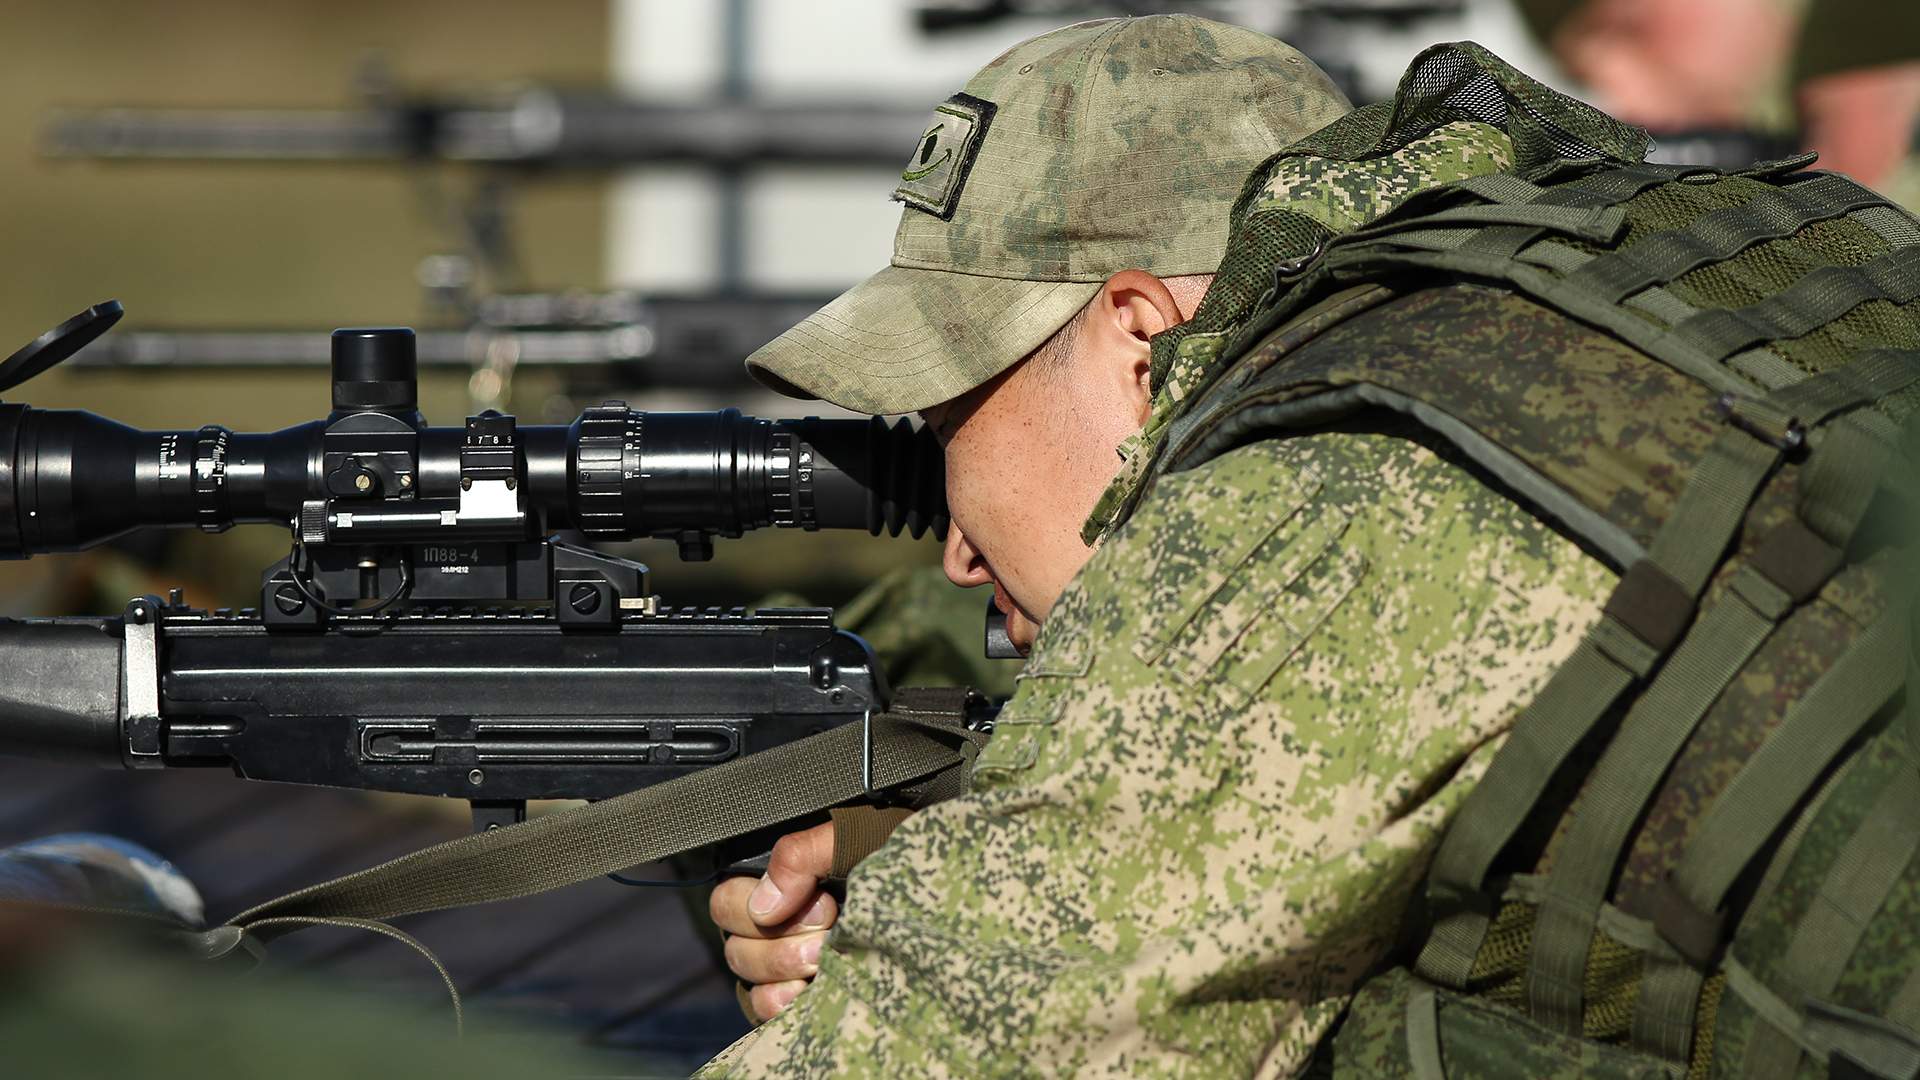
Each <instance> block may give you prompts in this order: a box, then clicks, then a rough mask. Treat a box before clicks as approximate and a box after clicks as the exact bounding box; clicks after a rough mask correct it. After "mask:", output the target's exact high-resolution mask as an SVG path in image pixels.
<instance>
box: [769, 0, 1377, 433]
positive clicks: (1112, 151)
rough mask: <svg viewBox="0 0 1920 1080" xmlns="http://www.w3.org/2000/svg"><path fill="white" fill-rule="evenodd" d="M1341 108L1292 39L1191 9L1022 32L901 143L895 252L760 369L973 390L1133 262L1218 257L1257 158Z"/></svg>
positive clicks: (864, 408) (860, 403)
mask: <svg viewBox="0 0 1920 1080" xmlns="http://www.w3.org/2000/svg"><path fill="white" fill-rule="evenodd" d="M1346 110H1347V101H1346V99H1345V98H1344V97H1342V96H1341V94H1340V92H1339V90H1337V89H1336V88H1335V87H1334V85H1333V83H1332V82H1331V81H1329V80H1328V79H1327V77H1326V75H1325V74H1324V73H1323V72H1321V71H1320V69H1319V68H1317V67H1315V66H1314V65H1313V62H1312V61H1310V60H1308V59H1307V58H1306V57H1305V56H1303V55H1301V54H1300V53H1299V52H1298V51H1297V50H1295V49H1293V48H1291V47H1289V46H1287V45H1284V44H1282V43H1281V42H1278V41H1275V40H1274V39H1273V38H1270V37H1267V36H1266V35H1264V34H1258V33H1255V32H1253V31H1251V30H1244V29H1241V28H1239V27H1235V26H1228V25H1225V24H1223V23H1217V22H1210V21H1208V20H1205V19H1197V18H1194V17H1192V16H1188V15H1151V16H1146V17H1142V18H1133V19H1105V20H1099V21H1094V22H1085V23H1079V24H1077V25H1074V26H1069V27H1065V28H1063V29H1060V30H1055V31H1053V32H1052V33H1048V34H1042V35H1040V36H1039V37H1036V38H1033V39H1032V40H1029V41H1026V42H1023V43H1021V44H1019V45H1016V46H1014V47H1013V48H1012V49H1010V50H1008V51H1007V52H1006V53H1005V54H1003V55H1001V56H1000V57H999V58H998V59H996V60H994V61H993V62H992V63H990V64H988V65H987V66H986V67H985V68H983V69H981V71H980V72H979V73H978V74H977V75H975V76H974V77H973V78H972V79H971V80H970V81H969V82H968V83H967V85H966V87H965V88H964V93H962V94H960V95H957V96H956V98H955V99H954V100H953V101H950V102H948V103H945V104H943V105H941V106H940V107H939V108H938V109H937V110H936V111H935V112H933V113H932V114H931V115H930V117H929V119H928V122H927V126H926V128H925V130H924V131H923V133H922V135H921V137H920V139H919V140H918V141H917V142H916V143H915V144H914V145H913V146H911V147H907V146H903V147H901V148H900V149H901V157H902V159H903V160H905V161H906V167H905V169H904V170H903V172H902V174H901V186H900V188H899V189H898V191H897V192H896V197H898V198H900V199H902V200H903V201H904V202H905V203H906V206H905V208H904V209H902V211H901V213H900V228H899V231H898V233H897V234H896V235H895V238H894V249H893V260H892V265H890V266H888V267H887V268H885V269H883V270H881V271H880V272H879V273H877V274H875V275H873V276H872V277H870V278H868V279H867V280H866V281H865V282H863V283H861V284H859V285H857V286H855V287H854V288H852V289H850V290H848V291H847V292H846V293H844V294H843V295H841V296H840V297H839V298H838V299H836V300H834V301H833V302H832V303H830V304H828V305H827V306H826V307H824V308H822V309H820V311H818V312H816V313H815V314H814V315H812V316H809V317H808V318H807V319H806V321H804V322H802V323H801V324H800V325H798V326H796V327H794V328H793V329H792V330H789V331H787V332H786V333H785V334H782V335H781V336H780V337H778V338H776V339H774V341H772V342H771V343H769V344H768V345H767V346H765V347H764V348H762V349H760V350H759V351H758V352H756V353H754V354H753V355H752V356H750V357H748V358H747V366H748V369H749V370H750V371H752V372H753V373H754V374H755V376H756V377H758V378H760V379H761V380H762V381H765V382H768V383H769V384H771V385H773V386H774V387H775V388H776V389H780V390H783V391H786V392H789V393H797V394H798V395H800V396H803V397H819V398H825V399H827V400H829V401H832V402H834V403H836V404H838V405H842V406H845V407H847V408H850V409H855V410H857V411H860V412H871V413H902V412H912V411H914V410H917V409H921V408H925V407H927V406H929V405H934V404H938V403H939V402H942V401H946V400H949V399H951V398H954V397H958V396H959V395H961V394H963V393H966V392H967V391H968V390H971V389H973V388H974V387H976V386H979V385H980V384H981V383H984V382H986V381H987V380H988V379H990V378H992V377H993V376H994V375H996V374H998V373H999V372H1001V371H1002V370H1004V369H1006V368H1008V367H1010V366H1012V365H1013V364H1014V363H1015V362H1016V361H1018V360H1019V359H1020V358H1021V357H1023V356H1026V355H1027V354H1028V353H1030V352H1032V351H1033V350H1034V349H1035V348H1036V347H1038V346H1039V345H1040V343H1041V342H1043V341H1045V340H1046V339H1047V338H1048V337H1050V336H1052V334H1053V333H1054V331H1056V330H1058V329H1059V328H1060V327H1061V326H1063V325H1065V324H1066V321H1067V320H1068V319H1069V318H1071V317H1072V316H1073V315H1074V313H1075V312H1077V311H1079V310H1080V309H1081V308H1082V307H1084V306H1085V305H1086V303H1087V301H1088V300H1090V299H1092V297H1093V294H1094V290H1095V289H1096V288H1097V287H1098V284H1099V283H1100V282H1102V281H1105V280H1106V279H1107V278H1109V277H1111V276H1113V275H1114V274H1116V273H1119V272H1120V271H1122V270H1127V269H1136V268H1137V269H1143V270H1148V271H1150V272H1152V273H1154V274H1157V275H1160V276H1162V277H1167V276H1172V275H1179V274H1204V273H1209V272H1211V271H1212V270H1213V268H1214V267H1215V266H1217V265H1218V264H1219V262H1220V257H1221V255H1222V254H1223V253H1224V252H1225V251H1226V242H1227V229H1228V221H1227V217H1226V215H1225V214H1224V213H1223V210H1224V209H1225V207H1226V206H1227V205H1228V204H1229V203H1230V202H1231V201H1232V200H1233V197H1234V195H1235V194H1236V193H1237V192H1238V191H1239V190H1240V185H1241V183H1242V181H1244V180H1245V179H1246V176H1247V173H1248V172H1250V171H1251V170H1252V169H1253V167H1254V166H1256V165H1258V164H1259V163H1260V162H1261V161H1263V160H1264V159H1266V158H1267V157H1268V156H1269V155H1271V154H1272V153H1273V152H1274V151H1276V150H1278V149H1280V148H1281V147H1283V146H1285V145H1287V144H1288V143H1291V142H1293V141H1294V140H1296V139H1298V138H1300V137H1301V136H1303V135H1305V134H1307V133H1308V132H1311V131H1313V130H1315V129H1316V128H1319V127H1321V126H1322V125H1324V124H1326V123H1327V122H1328V121H1330V120H1332V119H1334V118H1335V117H1337V116H1339V115H1341V114H1342V113H1344V112H1346ZM982 129H984V132H985V134H984V136H979V135H977V133H978V132H979V131H980V130H982Z"/></svg>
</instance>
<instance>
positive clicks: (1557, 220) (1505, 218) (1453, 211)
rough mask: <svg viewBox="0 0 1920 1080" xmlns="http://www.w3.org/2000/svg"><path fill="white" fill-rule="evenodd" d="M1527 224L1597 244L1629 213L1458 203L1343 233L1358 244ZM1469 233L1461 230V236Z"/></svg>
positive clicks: (1611, 209)
mask: <svg viewBox="0 0 1920 1080" xmlns="http://www.w3.org/2000/svg"><path fill="white" fill-rule="evenodd" d="M1490 225H1491V226H1508V225H1512V226H1524V227H1526V228H1527V229H1529V230H1536V229H1537V230H1544V231H1546V232H1550V233H1560V234H1564V235H1567V236H1577V237H1579V238H1580V239H1582V240H1591V241H1593V242H1594V243H1597V244H1605V243H1610V242H1612V241H1613V239H1614V238H1615V237H1617V236H1619V235H1620V231H1621V230H1622V229H1624V228H1626V225H1627V213H1626V211H1624V210H1622V209H1620V208H1619V207H1617V206H1599V207H1592V208H1585V207H1577V206H1548V205H1544V204H1541V203H1517V204H1501V203H1494V204H1490V205H1481V204H1475V205H1467V206H1455V207H1450V208H1448V209H1445V210H1436V211H1434V212H1432V213H1430V214H1421V215H1419V216H1417V217H1410V218H1405V219H1400V218H1395V219H1393V220H1389V221H1384V222H1381V223H1380V224H1378V225H1371V226H1368V227H1366V228H1362V229H1356V230H1354V231H1353V232H1350V233H1347V234H1346V235H1345V236H1343V237H1341V238H1340V240H1341V242H1342V243H1346V244H1358V243H1365V242H1366V241H1369V240H1379V239H1383V238H1391V237H1392V236H1394V234H1396V233H1401V232H1407V231H1411V230H1413V229H1418V230H1421V231H1424V230H1427V229H1431V228H1459V227H1463V226H1490ZM1466 235H1467V234H1462V239H1463V240H1464V239H1465V238H1466Z"/></svg>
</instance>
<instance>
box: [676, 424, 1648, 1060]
mask: <svg viewBox="0 0 1920 1080" xmlns="http://www.w3.org/2000/svg"><path fill="white" fill-rule="evenodd" d="M1611 581H1612V574H1611V573H1610V572H1609V571H1607V570H1606V569H1605V568H1604V567H1602V566H1601V565H1600V564H1599V563H1598V562H1596V561H1594V560H1592V559H1590V558H1588V557H1587V556H1585V555H1584V554H1582V553H1581V552H1580V551H1579V550H1578V549H1576V548H1575V547H1574V546H1573V545H1572V544H1571V543H1569V542H1568V541H1566V540H1564V539H1562V538H1560V537H1559V536H1558V535H1556V534H1555V533H1553V532H1551V531H1549V530H1548V529H1546V528H1545V527H1543V526H1541V525H1540V524H1538V523H1537V522H1535V521H1534V520H1533V519H1532V518H1531V517H1529V516H1527V515H1526V514H1525V513H1524V512H1522V511H1520V510H1518V509H1517V508H1515V507H1514V506H1513V505H1512V504H1511V503H1509V502H1508V501H1507V500H1506V499H1505V498H1503V497H1502V496H1499V495H1497V494H1495V493H1494V492H1492V491H1491V490H1489V489H1487V488H1485V487H1484V486H1482V485H1481V484H1479V483H1478V482H1476V481H1475V480H1473V479H1472V478H1471V477H1470V476H1469V475H1468V474H1467V473H1465V472H1464V471H1463V470H1461V469H1460V468H1458V467H1457V466H1455V465H1452V464H1450V463H1448V462H1446V461H1444V460H1442V459H1441V458H1440V457H1438V456H1436V455H1435V454H1433V453H1432V452H1430V451H1428V450H1427V449H1425V448H1423V447H1422V446H1420V445H1418V444H1416V443H1413V442H1409V441H1404V440H1401V439H1397V438H1394V437H1390V436H1373V435H1323V436H1315V437H1311V438H1306V439H1297V440H1293V441H1289V442H1284V443H1261V444H1256V445H1254V446H1251V447H1247V448H1245V449H1242V450H1239V451H1235V452H1233V453H1231V454H1228V455H1226V456H1223V457H1221V458H1219V459H1217V460H1215V461H1213V462H1211V463H1209V464H1207V465H1205V466H1202V467H1200V468H1197V469H1194V470H1192V471H1189V472H1185V473H1181V474H1179V475H1178V476H1177V477H1173V478H1170V479H1168V480H1165V481H1163V482H1162V483H1161V485H1160V486H1159V488H1158V489H1156V491H1155V492H1154V494H1153V495H1152V497H1150V498H1149V499H1147V500H1146V501H1145V502H1143V503H1142V505H1141V506H1140V508H1139V509H1138V511H1137V512H1136V513H1135V514H1134V515H1133V517H1132V518H1131V519H1130V520H1129V521H1128V522H1127V523H1126V524H1125V525H1124V526H1122V527H1121V528H1120V529H1119V530H1118V531H1117V532H1116V533H1115V534H1114V535H1113V536H1112V537H1111V538H1110V539H1109V540H1108V541H1107V542H1106V543H1104V544H1103V545H1102V546H1101V548H1100V549H1099V551H1098V552H1097V553H1096V554H1095V555H1094V557H1093V559H1092V560H1091V561H1090V562H1089V564H1088V565H1087V567H1086V568H1085V569H1084V570H1083V572H1082V573H1081V574H1080V576H1079V577H1078V578H1077V579H1076V580H1075V581H1074V583H1073V584H1072V585H1070V586H1069V588H1068V589H1067V591H1066V593H1065V594H1064V595H1063V596H1062V597H1061V599H1060V601H1059V603H1058V604H1057V605H1056V606H1055V608H1054V612H1053V614H1052V616H1051V617H1050V618H1049V619H1048V621H1047V623H1046V627H1045V629H1044V631H1043V633H1042V634H1041V637H1040V640H1039V642H1038V644H1037V646H1036V648H1035V651H1034V654H1033V656H1032V657H1031V658H1030V659H1029V660H1028V662H1027V665H1026V669H1025V671H1024V672H1023V674H1022V676H1021V679H1020V684H1019V690H1018V692H1017V693H1016V694H1015V695H1014V697H1013V699H1012V701H1011V702H1010V703H1009V704H1008V706H1007V708H1006V710H1005V711H1004V713H1003V714H1002V716H1001V720H1000V725H999V727H998V728H997V729H996V732H995V734H994V737H993V739H992V741H991V742H990V743H989V744H988V746H987V749H986V750H985V751H984V752H983V754H982V756H981V759H980V761H979V765H978V769H977V772H976V777H975V787H974V791H973V793H972V794H970V795H969V796H967V797H965V798H961V799H958V800H954V801H952V802H948V803H944V804H941V805H938V806H935V807H933V808H932V809H930V810H927V811H925V812H923V813H921V814H918V815H916V816H915V817H914V818H912V819H910V820H909V821H908V822H907V823H906V824H904V825H903V826H901V828H900V829H899V830H898V831H897V832H896V833H895V834H894V836H893V838H892V839H891V840H890V841H889V842H888V843H887V844H886V845H885V846H884V847H882V848H881V849H880V851H879V852H878V853H876V854H875V855H874V856H872V857H871V858H869V859H868V860H867V861H866V862H864V863H862V864H861V865H860V866H859V868H858V869H857V870H856V871H855V873H854V875H853V877H852V878H851V880H850V881H849V882H848V886H847V903H846V907H845V909H844V912H843V914H842V916H841V920H840V924H839V928H838V929H837V930H836V931H835V933H834V935H833V937H832V939H831V947H830V948H829V949H828V950H827V951H826V952H825V954H824V955H823V957H822V961H821V971H820V974H819V977H818V978H817V979H816V980H815V983H814V985H813V986H812V987H811V988H810V989H808V990H807V991H806V992H805V993H803V994H801V995H800V997H799V998H798V999H796V1001H795V1002H794V1004H793V1005H792V1006H791V1007H789V1008H788V1009H787V1010H786V1011H785V1012H784V1013H782V1014H781V1015H780V1016H779V1017H777V1018H776V1019H775V1020H773V1021H772V1022H771V1023H769V1024H767V1025H765V1026H763V1027H762V1028H760V1029H759V1030H757V1031H755V1032H753V1033H752V1034H750V1035H748V1036H747V1037H746V1038H745V1039H743V1040H742V1041H741V1042H739V1043H738V1044H736V1045H735V1046H733V1047H732V1048H731V1049H729V1050H728V1051H727V1052H726V1053H725V1054H724V1055H722V1056H721V1057H720V1058H719V1059H716V1061H715V1062H714V1063H713V1064H712V1065H711V1066H709V1068H708V1071H707V1075H714V1076H829V1075H831V1076H875V1077H881V1076H885V1077H897V1076H916V1075H927V1076H938V1075H982V1074H991V1075H1004V1074H1017V1073H1040V1074H1047V1075H1058V1074H1063V1073H1068V1072H1078V1073H1083V1074H1108V1075H1125V1076H1153V1075H1186V1076H1226V1075H1249V1074H1263V1075H1285V1074H1288V1073H1290V1072H1292V1071H1294V1069H1295V1068H1296V1067H1297V1066H1299V1065H1300V1064H1301V1063H1302V1062H1303V1061H1304V1060H1305V1058H1306V1056H1307V1054H1308V1053H1309V1052H1310V1051H1311V1049H1312V1047H1313V1046H1314V1044H1315V1043H1316V1041H1317V1040H1318V1039H1319V1038H1320V1036H1321V1035H1322V1034H1323V1033H1324V1032H1325V1031H1326V1029H1327V1027H1328V1026H1329V1025H1330V1024H1331V1023H1332V1021H1333V1020H1334V1018H1335V1017H1336V1016H1338V1014H1339V1012H1340V1010H1341V1009H1342V1007H1343V1006H1344V1004H1345V1000H1346V995H1347V994H1348V993H1349V992H1350V991H1351V989H1352V988H1353V986H1354V985H1355V984H1356V982H1357V981H1358V980H1359V979H1360V978H1362V977H1363V976H1364V975H1365V974H1366V973H1367V972H1368V970H1369V968H1370V967H1371V966H1372V965H1373V963H1374V962H1375V960H1376V959H1377V958H1378V957H1379V956H1380V954H1381V953H1382V952H1383V951H1384V950H1386V949H1387V948H1388V947H1389V946H1390V945H1391V944H1392V942H1393V940H1394V937H1395V933H1396V928H1397V926H1398V924H1399V921H1400V918H1401V915H1402V910H1403V908H1404V906H1405V903H1406V901H1407V899H1408V897H1409V896H1410V895H1411V893H1412V890H1413V889H1414V887H1415V885H1416V883H1417V882H1418V881H1419V878H1420V875H1421V872H1422V870H1423V868H1424V866H1425V861H1426V858H1427V855H1428V853H1429V850H1430V848H1431V846H1432V844H1433V843H1434V841H1435V839H1436V837H1437V834H1438V832H1439V830H1440V829H1441V827H1442V826H1443V825H1444V824H1445V822H1446V820H1447V817H1448V815H1449V813H1450V812H1451V811H1452V809H1453V808H1454V807H1455V806H1456V805H1457V803H1458V802H1459V800H1460V798H1461V796H1462V795H1463V794H1464V792H1465V791H1466V790H1467V789H1468V788H1469V787H1470V786H1471V785H1472V783H1473V781H1474V779H1475V778H1476V777H1477V776H1478V774H1479V771H1480V769H1481V768H1482V767H1483V765H1484V762H1485V758H1486V755H1487V753H1488V751H1489V746H1490V744H1491V743H1493V742H1495V741H1497V739H1498V737H1499V735H1500V733H1501V732H1502V730H1503V729H1504V727H1505V725H1506V724H1507V723H1508V722H1509V721H1510V720H1511V718H1512V716H1513V714H1514V712H1515V711H1516V709H1517V708H1518V707H1519V706H1520V705H1522V704H1524V703H1525V702H1526V701H1527V700H1528V699H1529V698H1530V697H1531V696H1532V694H1533V693H1534V692H1535V691H1536V690H1537V689H1538V687H1539V686H1540V685H1541V683H1542V682H1543V681H1544V679H1545V677H1546V676H1547V675H1548V674H1549V673H1550V672H1551V671H1552V670H1553V668H1554V667H1555V665H1556V664H1557V663H1558V662H1559V661H1560V660H1561V659H1562V658H1563V656H1564V655H1565V653H1566V652H1567V651H1568V650H1569V649H1570V648H1571V647H1572V645H1573V643H1574V642H1575V641H1576V640H1577V639H1578V638H1579V636H1580V634H1581V633H1582V632H1583V631H1584V630H1585V629H1586V627H1587V626H1588V624H1589V623H1590V622H1591V621H1593V619H1595V618H1596V617H1597V615H1598V612H1599V605H1600V601H1601V599H1602V598H1603V597H1604V596H1605V594H1606V591H1607V589H1608V587H1609V586H1610V584H1611Z"/></svg>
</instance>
